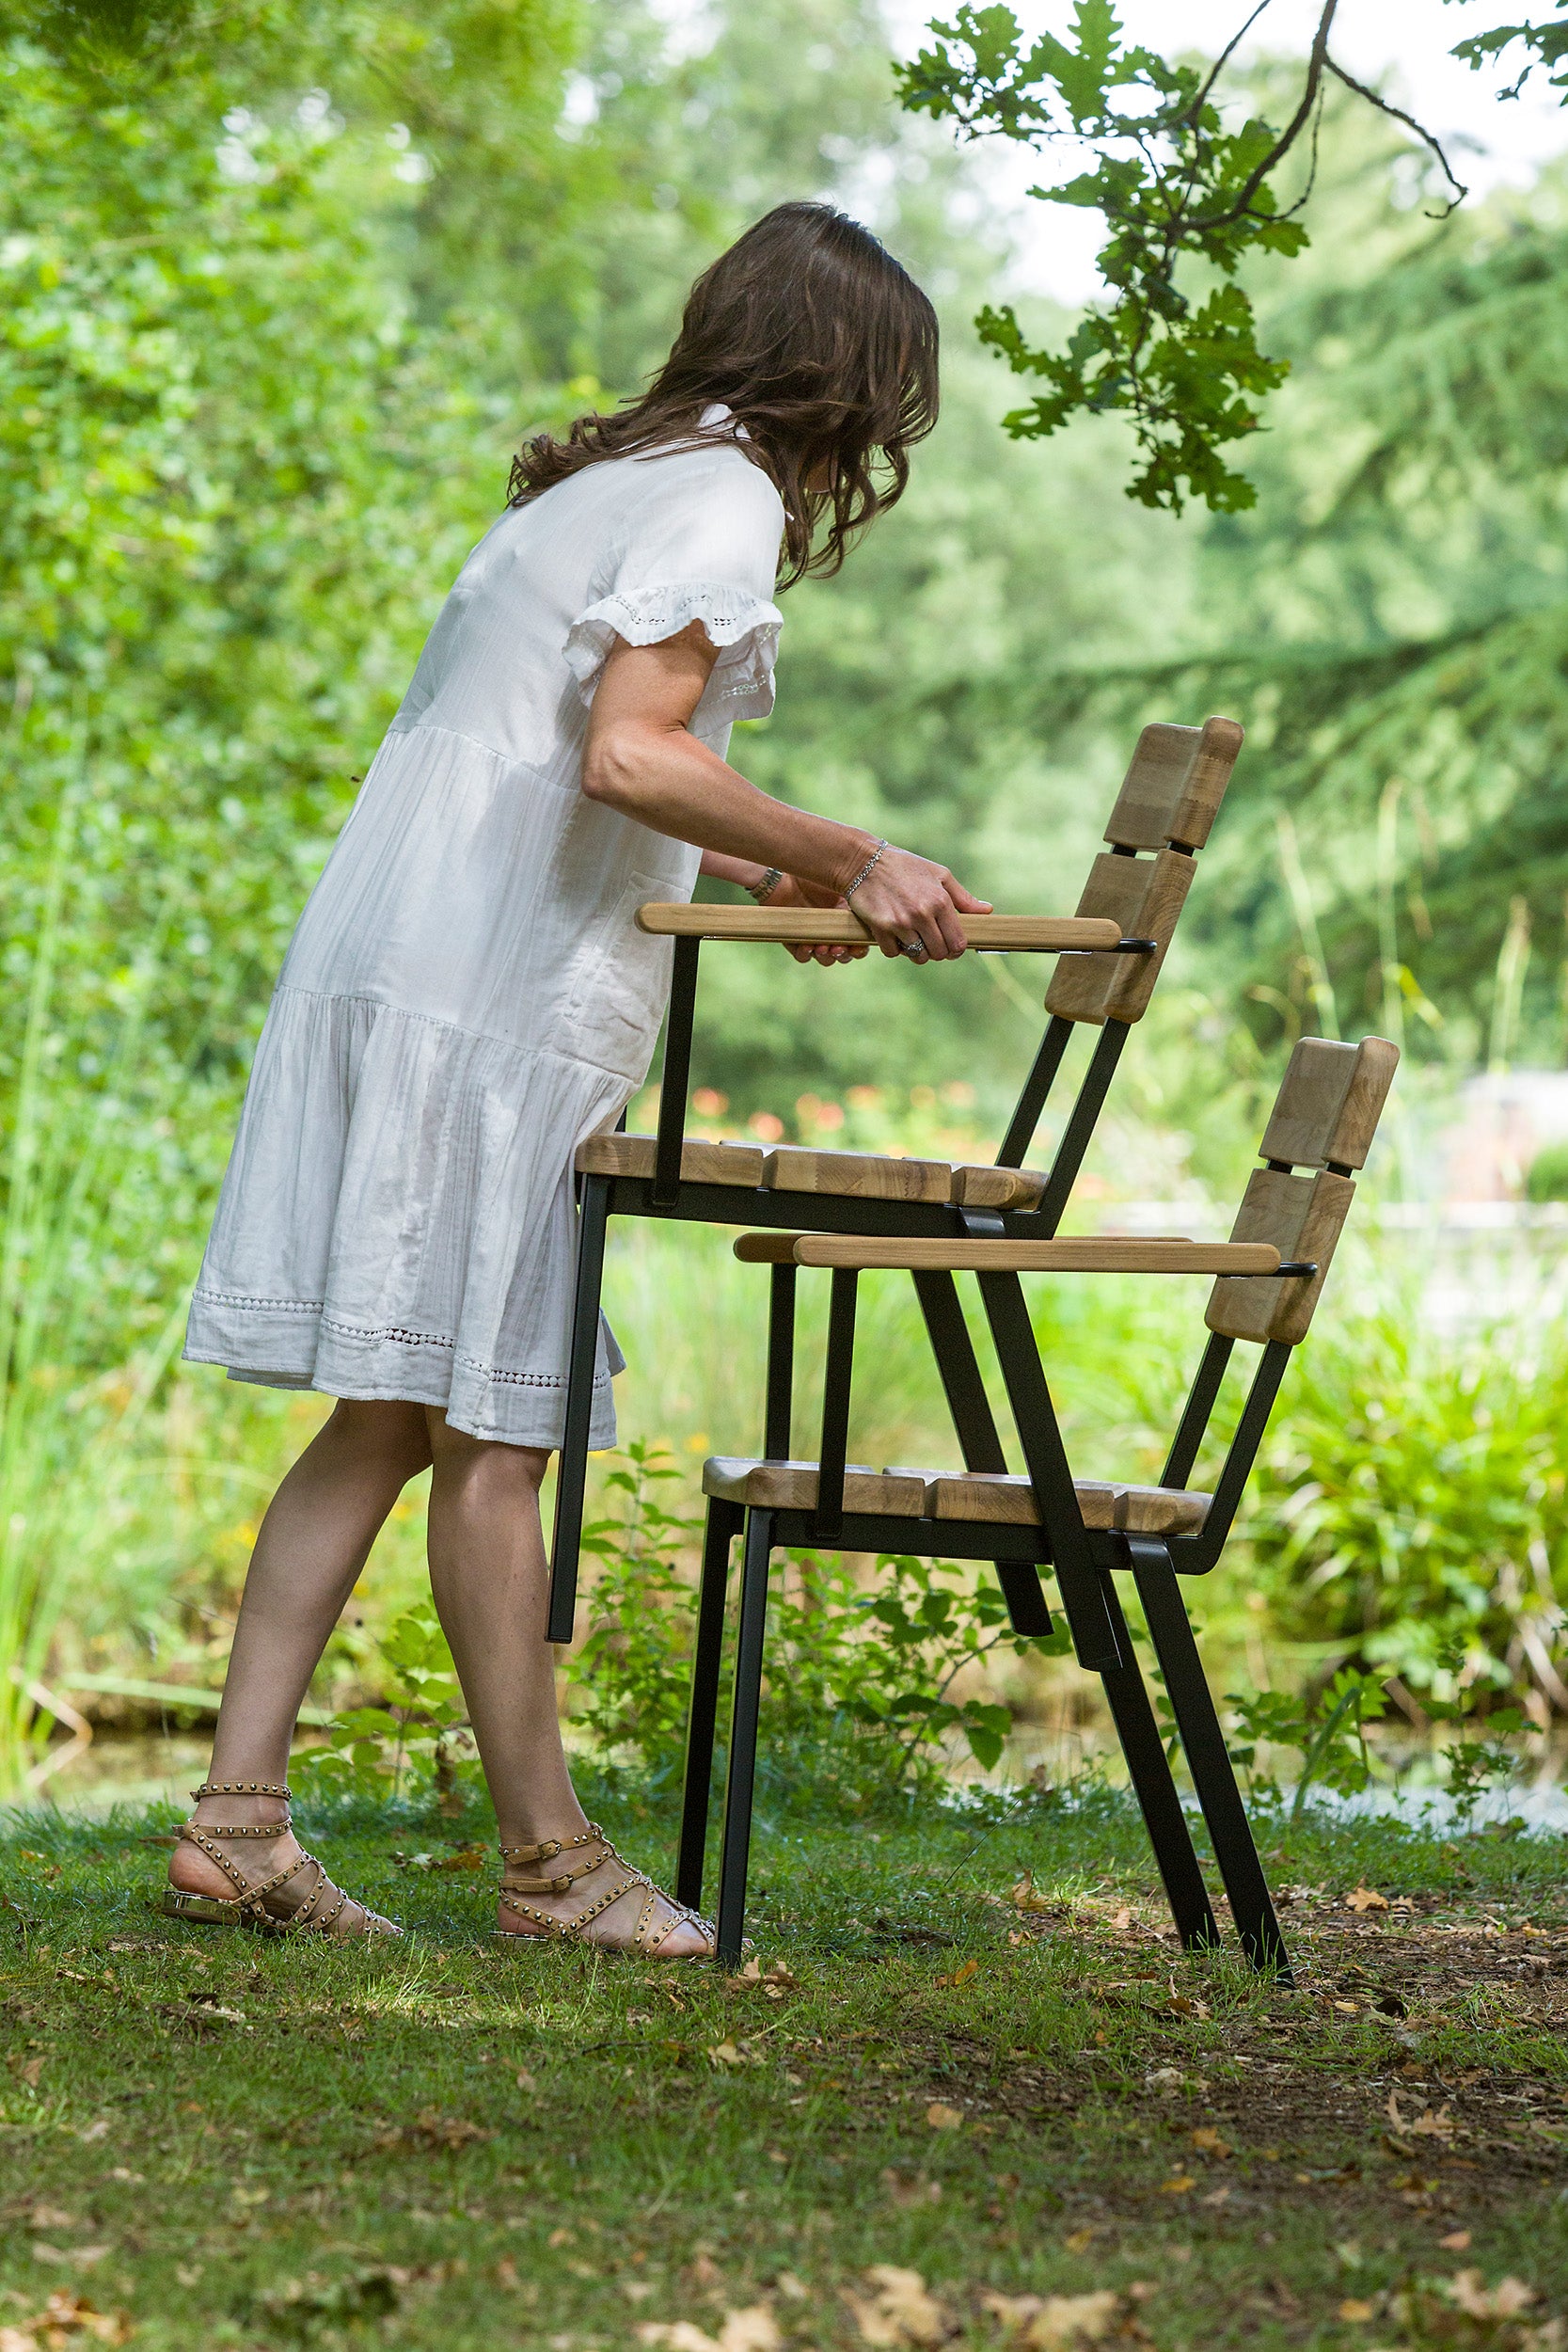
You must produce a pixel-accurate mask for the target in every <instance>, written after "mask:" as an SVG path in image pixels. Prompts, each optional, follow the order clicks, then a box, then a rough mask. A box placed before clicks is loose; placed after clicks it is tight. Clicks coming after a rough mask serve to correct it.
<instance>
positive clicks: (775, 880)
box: [740, 866, 784, 907]
mask: <svg viewBox="0 0 1568 2352" xmlns="http://www.w3.org/2000/svg"><path fill="white" fill-rule="evenodd" d="M783 880H784V869H783V867H782V866H769V867H768V871H767V873H766V874H764V876H763V878H762V880H761V881H760V882H742V883H741V885H740V886H741V888H742V890H744V891H746V892H748V893H749V894H750V896H751V897H752V898H754V899H755V900H756V902H757V904H758V906H759V907H764V906H766V905H767V904H768V899H769V898H771V897H772V896H773V893H774V891H775V890H777V888H778V886H779V884H780V883H781V882H783Z"/></svg>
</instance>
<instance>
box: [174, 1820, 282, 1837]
mask: <svg viewBox="0 0 1568 2352" xmlns="http://www.w3.org/2000/svg"><path fill="white" fill-rule="evenodd" d="M193 1826H194V1825H193ZM292 1826H293V1824H292V1823H291V1822H289V1821H288V1820H282V1821H261V1822H254V1821H203V1822H202V1824H201V1827H202V1829H203V1830H204V1831H205V1832H206V1834H207V1836H209V1837H282V1836H285V1835H286V1833H287V1832H288V1830H289V1829H290V1828H291V1827H292Z"/></svg>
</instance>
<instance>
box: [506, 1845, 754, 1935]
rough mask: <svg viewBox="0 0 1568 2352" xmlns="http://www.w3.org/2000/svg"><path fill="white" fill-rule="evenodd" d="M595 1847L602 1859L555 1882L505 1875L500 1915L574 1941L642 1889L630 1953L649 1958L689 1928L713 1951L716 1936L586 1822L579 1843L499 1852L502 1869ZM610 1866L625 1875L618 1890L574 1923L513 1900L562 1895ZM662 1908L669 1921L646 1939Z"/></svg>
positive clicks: (707, 1924)
mask: <svg viewBox="0 0 1568 2352" xmlns="http://www.w3.org/2000/svg"><path fill="white" fill-rule="evenodd" d="M594 1843H596V1844H597V1845H599V1846H601V1847H602V1848H603V1851H602V1852H601V1853H599V1854H597V1855H595V1856H594V1858H593V1860H591V1861H588V1862H583V1863H579V1864H578V1865H577V1866H576V1867H572V1868H568V1869H565V1870H563V1871H562V1872H561V1873H560V1875H559V1876H558V1877H556V1878H551V1879H533V1878H515V1877H513V1876H512V1875H511V1874H510V1873H507V1874H505V1875H503V1877H502V1879H501V1883H500V1886H499V1889H498V1895H497V1899H498V1900H499V1904H500V1907H501V1909H502V1910H503V1911H510V1912H512V1913H514V1914H515V1916H516V1917H517V1918H519V1919H531V1920H533V1921H535V1922H536V1923H537V1925H538V1926H540V1927H542V1928H544V1929H545V1930H546V1933H547V1934H548V1935H554V1936H566V1937H572V1936H578V1935H580V1934H581V1933H582V1931H583V1929H584V1928H586V1927H589V1926H591V1925H592V1923H593V1922H594V1920H595V1919H596V1918H597V1917H598V1916H599V1914H600V1913H601V1912H602V1911H608V1910H609V1909H610V1905H611V1903H616V1902H619V1901H620V1899H621V1898H622V1896H623V1895H629V1894H631V1893H632V1892H633V1890H634V1889H635V1888H637V1887H639V1886H641V1887H642V1888H643V1889H644V1890H645V1891H644V1894H643V1898H642V1905H641V1910H640V1911H639V1913H638V1916H637V1925H636V1927H635V1928H634V1929H633V1930H632V1937H631V1943H630V1946H629V1947H628V1948H629V1949H630V1950H631V1951H633V1952H637V1953H641V1955H642V1956H643V1957H644V1958H650V1957H651V1956H652V1955H653V1954H654V1953H655V1952H657V1950H658V1947H659V1946H660V1945H661V1944H662V1943H663V1942H664V1940H665V1938H666V1937H667V1936H669V1935H670V1934H672V1933H673V1931H674V1930H675V1929H676V1928H677V1927H680V1926H682V1925H684V1924H687V1923H688V1922H689V1924H690V1925H691V1926H693V1927H698V1928H701V1930H702V1931H703V1933H704V1935H705V1937H706V1938H707V1940H708V1942H709V1943H710V1944H713V1945H715V1946H716V1945H717V1943H718V1930H717V1929H716V1928H715V1927H714V1926H713V1925H712V1924H711V1923H710V1922H709V1921H708V1920H706V1919H704V1918H702V1917H700V1916H699V1915H698V1914H697V1913H696V1912H694V1911H690V1910H688V1909H687V1907H686V1906H685V1905H684V1904H682V1903H673V1902H671V1901H670V1898H669V1897H668V1896H667V1895H666V1894H664V1893H663V1891H662V1889H661V1888H659V1887H658V1886H657V1885H656V1884H655V1883H654V1882H653V1880H652V1879H651V1878H649V1876H648V1874H647V1872H646V1871H645V1870H639V1869H637V1868H635V1867H633V1865H632V1864H631V1863H629V1862H628V1861H627V1860H626V1856H625V1854H622V1853H617V1851H616V1850H615V1848H614V1847H613V1846H612V1845H611V1844H610V1840H609V1838H608V1837H607V1836H605V1834H604V1832H603V1830H602V1829H601V1828H600V1827H599V1825H598V1823H597V1822H596V1821H590V1822H589V1824H588V1827H587V1829H586V1830H584V1831H583V1833H582V1835H581V1836H580V1837H566V1838H560V1837H548V1838H546V1839H545V1840H544V1841H543V1843H542V1844H540V1845H537V1846H502V1848H501V1850H500V1851H501V1859H502V1861H503V1862H505V1863H512V1862H550V1861H553V1860H554V1858H555V1856H556V1855H557V1854H559V1853H565V1852H568V1851H570V1850H571V1849H572V1848H573V1847H577V1846H586V1845H589V1844H594ZM610 1863H613V1864H615V1866H616V1867H617V1868H619V1869H620V1870H622V1871H623V1872H624V1873H625V1876H624V1877H623V1878H622V1880H621V1883H620V1884H619V1885H618V1886H613V1887H611V1889H610V1892H609V1893H608V1894H607V1895H601V1896H600V1897H599V1898H598V1899H597V1900H596V1901H595V1902H592V1903H590V1904H589V1905H588V1908H587V1909H586V1911H579V1912H578V1914H577V1915H576V1917H575V1918H571V1919H562V1918H558V1917H557V1916H556V1915H555V1913H554V1912H550V1911H537V1910H535V1909H534V1906H533V1905H532V1904H531V1903H527V1902H518V1901H517V1900H516V1897H517V1896H519V1895H564V1894H565V1893H566V1892H567V1890H568V1889H569V1888H570V1887H572V1886H573V1885H575V1884H576V1883H577V1882H578V1879H585V1878H592V1877H593V1876H594V1872H595V1871H597V1870H602V1869H604V1868H605V1867H607V1866H608V1865H609V1864H610ZM661 1902H663V1903H668V1904H669V1907H670V1916H669V1918H668V1919H667V1920H666V1921H665V1923H664V1925H663V1926H662V1927H661V1928H660V1929H659V1930H658V1931H657V1934H654V1935H652V1936H650V1935H649V1933H648V1928H649V1924H650V1922H651V1921H652V1919H653V1916H654V1914H655V1912H656V1911H657V1907H658V1905H659V1904H660V1903H661Z"/></svg>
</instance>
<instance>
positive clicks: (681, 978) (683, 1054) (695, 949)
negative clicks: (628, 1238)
mask: <svg viewBox="0 0 1568 2352" xmlns="http://www.w3.org/2000/svg"><path fill="white" fill-rule="evenodd" d="M702 945H703V943H702V941H701V940H700V939H677V940H676V942H675V961H674V970H673V973H672V975H671V980H670V1011H669V1015H668V1018H667V1019H666V1022H665V1025H664V1068H663V1072H662V1073H661V1075H660V1077H659V1084H658V1136H657V1142H656V1143H655V1145H654V1181H653V1184H652V1187H651V1189H650V1192H649V1196H648V1197H649V1200H650V1201H651V1202H652V1205H653V1206H654V1207H655V1208H656V1209H673V1207H674V1205H675V1200H676V1198H677V1196H678V1194H679V1192H680V1183H681V1147H682V1145H683V1144H684V1143H685V1141H686V1097H687V1090H688V1089H689V1086H690V1084H691V1024H692V1020H693V1018H694V1016H695V1014H696V1010H697V958H698V955H699V953H700V951H701V948H702Z"/></svg>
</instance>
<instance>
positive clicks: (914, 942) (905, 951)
mask: <svg viewBox="0 0 1568 2352" xmlns="http://www.w3.org/2000/svg"><path fill="white" fill-rule="evenodd" d="M898 952H899V954H900V955H901V956H908V958H909V960H910V961H911V963H924V962H925V961H926V959H927V956H928V955H929V954H930V952H931V951H930V949H929V947H927V945H926V942H925V941H924V940H923V939H901V940H900V941H899V942H898Z"/></svg>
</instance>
